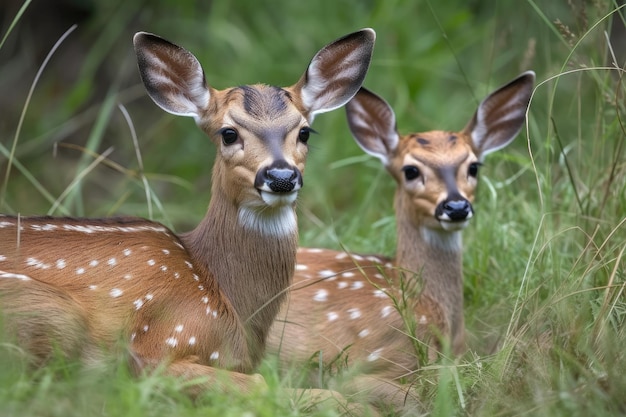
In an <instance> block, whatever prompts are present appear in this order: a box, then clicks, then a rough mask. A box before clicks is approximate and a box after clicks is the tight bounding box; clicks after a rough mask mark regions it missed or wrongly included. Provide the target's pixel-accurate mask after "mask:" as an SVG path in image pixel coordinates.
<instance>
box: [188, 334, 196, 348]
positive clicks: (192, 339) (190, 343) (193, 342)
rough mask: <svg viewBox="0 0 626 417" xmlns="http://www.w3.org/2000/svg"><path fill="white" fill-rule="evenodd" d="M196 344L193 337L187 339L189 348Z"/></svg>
mask: <svg viewBox="0 0 626 417" xmlns="http://www.w3.org/2000/svg"><path fill="white" fill-rule="evenodd" d="M195 344H196V337H195V336H191V337H190V338H189V346H193V345H195Z"/></svg>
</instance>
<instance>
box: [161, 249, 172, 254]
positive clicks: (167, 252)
mask: <svg viewBox="0 0 626 417" xmlns="http://www.w3.org/2000/svg"><path fill="white" fill-rule="evenodd" d="M161 252H163V254H164V255H169V254H170V251H169V250H167V249H161Z"/></svg>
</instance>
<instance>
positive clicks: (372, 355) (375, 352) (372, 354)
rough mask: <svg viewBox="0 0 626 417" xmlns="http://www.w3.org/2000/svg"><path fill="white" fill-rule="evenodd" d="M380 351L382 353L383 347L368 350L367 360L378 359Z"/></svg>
mask: <svg viewBox="0 0 626 417" xmlns="http://www.w3.org/2000/svg"><path fill="white" fill-rule="evenodd" d="M382 353H383V348H379V349H376V350H373V351H372V352H370V354H369V355H367V361H368V362H374V361H375V360H377V359H380V356H381V354H382Z"/></svg>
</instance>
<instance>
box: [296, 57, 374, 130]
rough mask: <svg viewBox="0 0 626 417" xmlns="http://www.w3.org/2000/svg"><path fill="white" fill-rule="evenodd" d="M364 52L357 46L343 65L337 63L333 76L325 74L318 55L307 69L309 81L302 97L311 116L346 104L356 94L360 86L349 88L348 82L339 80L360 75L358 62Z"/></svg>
mask: <svg viewBox="0 0 626 417" xmlns="http://www.w3.org/2000/svg"><path fill="white" fill-rule="evenodd" d="M361 57H362V52H361V51H360V50H359V49H358V48H357V49H355V50H353V51H351V52H350V53H349V54H348V55H346V56H345V57H344V58H343V60H342V62H341V65H337V66H336V67H335V68H334V70H335V71H336V72H335V73H334V74H332V76H329V75H328V74H325V73H324V71H323V70H322V69H321V68H320V65H323V63H322V64H321V63H320V61H322V60H323V58H322V57H321V56H319V55H318V56H316V57H315V58H314V59H313V61H311V64H310V65H309V68H308V69H307V83H306V85H305V86H304V87H303V88H302V91H301V97H302V103H303V104H304V107H305V108H306V109H307V110H309V112H310V114H311V118H313V117H314V115H315V114H318V113H325V112H329V111H332V110H335V109H337V108H339V107H341V106H343V105H344V104H346V103H347V102H348V101H349V100H350V99H351V98H352V97H353V96H354V94H356V92H357V90H358V87H357V88H355V89H354V91H352V90H353V89H351V88H347V87H346V82H338V80H355V79H358V78H359V77H360V74H361V71H362V70H363V68H362V65H360V64H359V63H357V62H358V61H359V59H360V58H361Z"/></svg>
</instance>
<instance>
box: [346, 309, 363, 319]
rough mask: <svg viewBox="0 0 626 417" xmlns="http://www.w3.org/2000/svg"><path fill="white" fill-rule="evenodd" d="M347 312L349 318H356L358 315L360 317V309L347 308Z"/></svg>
mask: <svg viewBox="0 0 626 417" xmlns="http://www.w3.org/2000/svg"><path fill="white" fill-rule="evenodd" d="M348 314H349V315H350V318H351V319H352V320H356V319H358V318H359V317H361V310H359V309H358V308H356V307H355V308H349V309H348Z"/></svg>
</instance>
